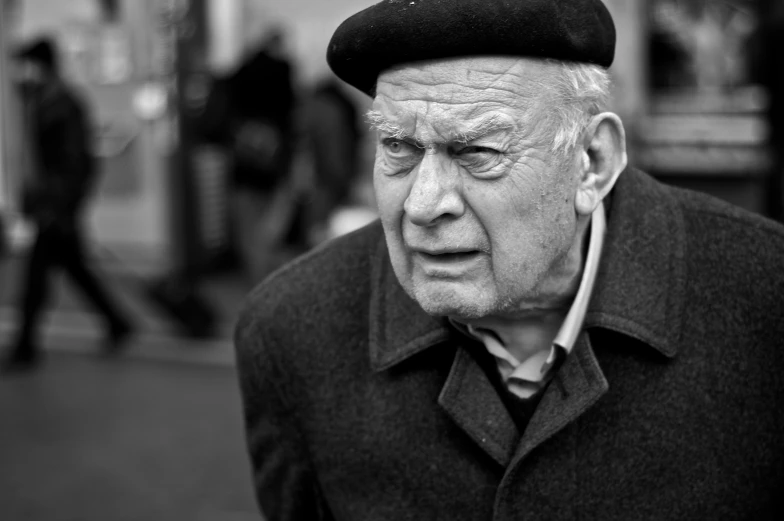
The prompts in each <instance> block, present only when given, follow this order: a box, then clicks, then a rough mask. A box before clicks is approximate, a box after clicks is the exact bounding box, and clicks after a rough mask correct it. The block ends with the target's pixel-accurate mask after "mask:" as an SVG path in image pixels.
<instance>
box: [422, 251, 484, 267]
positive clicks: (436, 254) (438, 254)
mask: <svg viewBox="0 0 784 521" xmlns="http://www.w3.org/2000/svg"><path fill="white" fill-rule="evenodd" d="M480 253H481V252H480V251H479V250H429V251H428V250H418V251H416V254H417V255H418V256H419V257H420V258H421V259H423V260H425V261H429V262H437V263H448V264H457V263H460V262H465V261H470V260H473V259H475V258H476V257H477V256H478V255H479V254H480Z"/></svg>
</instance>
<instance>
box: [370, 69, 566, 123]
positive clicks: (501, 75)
mask: <svg viewBox="0 0 784 521" xmlns="http://www.w3.org/2000/svg"><path fill="white" fill-rule="evenodd" d="M553 73H554V65H553V64H552V63H550V62H547V61H544V60H537V59H531V58H520V57H508V56H481V57H464V58H452V59H445V60H434V61H427V62H415V63H409V64H405V65H402V66H397V67H394V68H391V69H387V70H386V71H384V72H382V73H381V75H380V76H379V79H378V83H377V85H376V97H375V98H374V100H373V110H375V111H379V112H381V113H383V114H384V115H385V116H386V117H392V118H396V119H399V118H403V119H409V118H411V117H414V118H427V119H432V118H440V117H443V116H448V117H449V118H450V119H454V118H458V119H463V118H465V119H468V118H473V117H477V116H479V115H482V114H487V113H489V112H499V113H506V114H508V115H509V116H510V117H511V116H514V115H516V114H519V113H520V112H521V111H522V112H529V111H531V110H534V108H535V107H536V106H537V105H538V104H539V102H540V101H541V100H542V97H543V92H545V91H546V90H547V89H546V88H545V86H546V85H547V79H548V77H551V76H552V74H553Z"/></svg>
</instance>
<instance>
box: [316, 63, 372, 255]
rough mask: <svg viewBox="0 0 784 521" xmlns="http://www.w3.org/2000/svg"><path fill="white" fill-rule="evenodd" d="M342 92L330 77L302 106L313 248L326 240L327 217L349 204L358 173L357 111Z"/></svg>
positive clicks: (352, 102)
mask: <svg viewBox="0 0 784 521" xmlns="http://www.w3.org/2000/svg"><path fill="white" fill-rule="evenodd" d="M345 89H346V87H343V86H342V85H341V84H340V82H339V80H338V79H337V78H336V77H335V76H334V75H330V76H328V77H326V78H324V79H322V80H321V81H319V82H318V83H317V84H316V85H315V87H314V88H313V91H312V93H311V94H310V96H309V99H308V101H307V102H306V103H305V109H304V112H305V118H304V119H305V121H304V127H305V128H304V134H305V139H306V140H307V145H308V149H309V150H310V153H311V155H312V159H313V174H314V175H313V186H312V187H311V192H312V194H313V196H312V203H313V204H312V207H311V209H310V211H309V212H308V214H309V215H308V228H309V234H310V241H309V242H310V243H311V244H312V245H315V244H318V243H320V242H322V241H323V240H324V239H326V238H328V236H329V231H328V227H329V222H330V218H331V217H332V215H333V214H334V212H335V211H336V210H337V209H338V208H339V207H341V206H342V205H346V204H348V203H349V202H350V199H351V192H352V189H353V187H354V184H355V182H356V180H357V175H358V173H359V172H358V162H359V161H358V159H359V145H360V139H361V137H362V134H361V130H360V125H359V114H358V112H359V111H358V109H357V106H356V104H355V103H354V101H353V100H352V99H351V98H350V97H349V95H348V94H347V93H346V92H345Z"/></svg>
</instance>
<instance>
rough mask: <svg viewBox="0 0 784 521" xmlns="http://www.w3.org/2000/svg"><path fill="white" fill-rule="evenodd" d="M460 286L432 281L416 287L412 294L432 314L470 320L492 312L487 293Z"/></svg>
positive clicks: (426, 311)
mask: <svg viewBox="0 0 784 521" xmlns="http://www.w3.org/2000/svg"><path fill="white" fill-rule="evenodd" d="M423 286H424V287H423ZM460 286H461V285H458V284H432V283H431V284H425V285H420V286H418V287H416V288H414V289H413V290H412V291H411V292H410V294H411V297H412V298H413V299H414V300H415V301H416V302H417V303H418V304H419V306H420V307H421V308H422V309H423V310H424V311H425V313H427V314H428V315H432V316H439V317H443V316H448V317H451V318H455V319H466V320H470V319H477V318H482V317H484V316H487V315H488V314H490V313H491V311H492V306H491V305H490V302H491V301H490V299H487V298H486V297H487V296H486V295H483V294H482V292H481V291H477V290H476V289H469V288H464V287H460ZM483 297H484V298H483Z"/></svg>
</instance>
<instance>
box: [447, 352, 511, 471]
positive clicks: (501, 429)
mask: <svg viewBox="0 0 784 521" xmlns="http://www.w3.org/2000/svg"><path fill="white" fill-rule="evenodd" d="M438 403H439V404H440V405H441V407H443V408H444V410H445V411H446V413H447V414H448V415H449V416H450V417H451V418H452V420H453V421H454V422H455V423H456V424H457V425H458V426H459V427H460V428H461V429H463V431H464V432H465V433H466V434H468V436H469V437H470V438H471V439H472V440H474V442H476V444H477V445H478V446H479V447H481V448H482V449H483V450H484V451H485V452H486V453H487V454H488V455H490V457H492V458H493V459H494V460H495V461H497V462H498V463H499V464H501V465H502V466H504V467H506V466H507V465H508V464H509V462H510V461H511V459H512V456H513V455H514V451H515V448H516V447H517V442H518V440H519V438H520V434H519V433H518V431H517V427H516V425H515V423H514V421H513V420H512V417H511V415H510V414H509V411H507V409H506V406H504V403H503V402H502V401H501V398H500V397H499V396H498V392H497V391H496V390H495V387H493V384H492V383H491V382H490V380H489V379H488V378H487V375H486V374H485V373H484V371H483V370H482V368H481V367H480V366H479V364H478V363H477V362H476V360H474V357H472V356H471V355H470V354H469V353H468V350H467V349H465V348H458V350H457V354H456V355H455V360H454V362H453V364H452V370H451V372H450V373H449V377H448V378H447V381H446V383H445V384H444V388H443V389H442V391H441V395H440V396H439V397H438Z"/></svg>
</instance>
